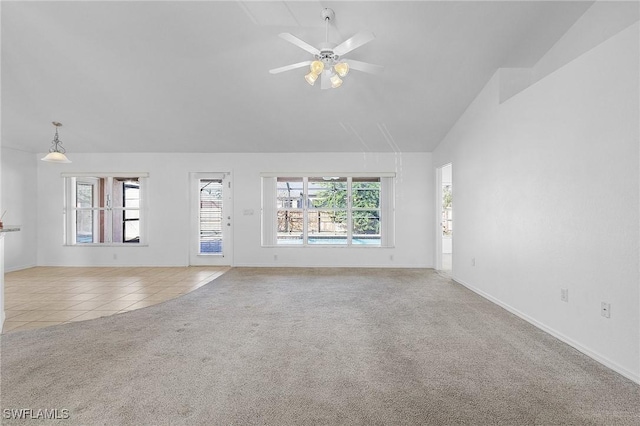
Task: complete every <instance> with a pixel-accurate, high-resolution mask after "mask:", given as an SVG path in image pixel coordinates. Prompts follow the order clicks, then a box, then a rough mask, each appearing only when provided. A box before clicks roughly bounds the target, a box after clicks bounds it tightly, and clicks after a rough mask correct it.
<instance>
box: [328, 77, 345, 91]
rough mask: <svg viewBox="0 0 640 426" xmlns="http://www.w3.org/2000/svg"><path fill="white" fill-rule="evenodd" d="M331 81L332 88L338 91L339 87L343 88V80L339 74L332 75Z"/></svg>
mask: <svg viewBox="0 0 640 426" xmlns="http://www.w3.org/2000/svg"><path fill="white" fill-rule="evenodd" d="M330 80H331V87H332V88H333V89H337V88H338V87H340V86H342V79H341V78H340V76H339V75H338V74H334V75H332V76H331V78H330Z"/></svg>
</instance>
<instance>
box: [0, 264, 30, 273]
mask: <svg viewBox="0 0 640 426" xmlns="http://www.w3.org/2000/svg"><path fill="white" fill-rule="evenodd" d="M36 266H37V265H36V264H35V263H34V264H33V265H22V266H7V265H4V272H5V273H6V272H15V271H22V270H23V269H29V268H35V267H36Z"/></svg>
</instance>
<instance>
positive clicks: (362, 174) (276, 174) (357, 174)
mask: <svg viewBox="0 0 640 426" xmlns="http://www.w3.org/2000/svg"><path fill="white" fill-rule="evenodd" d="M324 176H339V177H346V178H348V177H370V178H374V177H381V178H382V177H391V178H394V177H396V173H395V172H355V173H354V172H349V173H343V172H324V173H317V172H314V173H307V172H262V173H260V177H263V178H265V177H267V178H277V177H295V178H303V177H324Z"/></svg>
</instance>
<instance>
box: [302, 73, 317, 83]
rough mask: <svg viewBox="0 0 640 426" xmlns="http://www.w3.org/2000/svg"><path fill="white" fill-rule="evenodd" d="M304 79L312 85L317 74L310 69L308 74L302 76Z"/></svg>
mask: <svg viewBox="0 0 640 426" xmlns="http://www.w3.org/2000/svg"><path fill="white" fill-rule="evenodd" d="M304 79H305V80H307V83H309V84H310V85H311V86H313V85H314V83H315V82H316V80H317V79H318V74H316V73H314V72H313V71H311V72H310V73H309V74H307V75H305V76H304Z"/></svg>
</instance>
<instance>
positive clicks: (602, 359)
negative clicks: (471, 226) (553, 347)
mask: <svg viewBox="0 0 640 426" xmlns="http://www.w3.org/2000/svg"><path fill="white" fill-rule="evenodd" d="M452 280H453V281H455V282H457V283H459V284H460V285H462V286H464V287H466V288H468V289H469V290H471V291H473V292H474V293H476V294H478V295H480V296H482V297H484V298H485V299H487V300H489V301H490V302H493V303H495V304H496V305H498V306H500V307H501V308H503V309H505V310H507V311H509V312H511V313H512V314H514V315H516V316H517V317H519V318H521V319H523V320H525V321H527V322H528V323H529V324H531V325H533V326H535V327H537V328H539V329H540V330H542V331H544V332H546V333H548V334H550V335H552V336H553V337H555V338H556V339H558V340H560V341H562V342H564V343H566V344H567V345H569V346H572V347H573V348H575V349H577V350H579V351H580V352H582V353H583V354H585V355H587V356H588V357H589V358H591V359H593V360H595V361H597V362H599V363H600V364H602V365H604V366H605V367H608V368H610V369H612V370H613V371H615V372H616V373H619V374H621V375H623V376H624V377H626V378H627V379H629V380H632V381H634V382H636V383H638V384H640V375H639V374H636V373H634V372H632V371H629V370H627V369H626V368H625V367H623V366H621V365H619V364H618V363H616V362H615V361H612V360H610V359H609V358H607V357H606V356H604V355H602V354H599V353H598V352H595V351H592V350H591V349H589V348H587V347H585V346H582V345H581V344H580V343H578V342H576V341H575V340H573V339H571V338H570V337H567V336H565V335H564V334H562V333H560V332H559V331H557V330H554V329H553V328H551V327H549V326H547V325H545V324H543V323H541V322H539V321H538V320H536V319H535V318H532V317H530V316H529V315H527V314H525V313H523V312H520V311H519V310H517V309H516V308H514V307H512V306H510V305H508V304H506V303H504V302H502V301H500V300H499V299H496V298H495V297H493V296H491V295H489V294H487V293H485V292H484V291H482V290H479V289H477V288H475V287H474V286H472V285H471V284H468V283H465V282H464V281H462V280H460V279H458V278H456V277H453V278H452Z"/></svg>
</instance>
